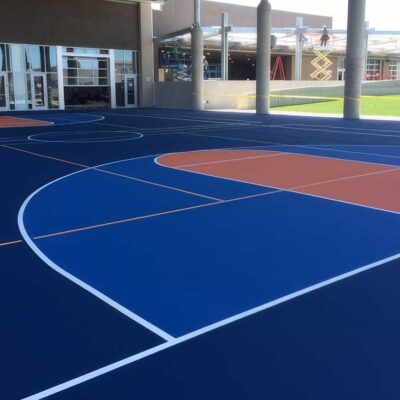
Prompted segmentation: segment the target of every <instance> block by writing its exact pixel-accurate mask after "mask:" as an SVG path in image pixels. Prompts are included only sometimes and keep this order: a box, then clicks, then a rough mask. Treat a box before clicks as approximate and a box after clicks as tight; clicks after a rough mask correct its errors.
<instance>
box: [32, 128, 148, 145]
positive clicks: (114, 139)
mask: <svg viewBox="0 0 400 400" xmlns="http://www.w3.org/2000/svg"><path fill="white" fill-rule="evenodd" d="M88 133H93V134H96V135H99V134H101V133H115V134H126V136H123V135H119V136H109V137H105V138H101V137H99V138H98V139H96V138H93V139H89V138H87V139H65V140H56V139H55V140H43V139H38V138H37V137H43V136H53V137H54V138H57V135H59V136H62V135H64V136H68V135H71V136H73V135H74V134H79V135H85V134H88ZM128 135H131V136H128ZM133 135H136V136H133ZM142 137H143V134H141V133H140V132H135V131H131V132H129V131H80V132H71V133H67V132H48V133H37V134H34V135H30V136H28V140H30V141H32V142H42V143H108V142H124V141H131V140H137V139H141V138H142Z"/></svg>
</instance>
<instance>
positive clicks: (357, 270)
mask: <svg viewBox="0 0 400 400" xmlns="http://www.w3.org/2000/svg"><path fill="white" fill-rule="evenodd" d="M145 157H151V156H145ZM139 158H143V157H139ZM118 162H121V161H118ZM78 172H82V171H78ZM70 175H73V174H70ZM60 179H62V178H60ZM399 257H400V254H396V255H394V256H391V257H388V258H385V259H382V260H380V261H377V262H375V263H372V264H369V265H367V266H365V267H361V268H358V269H356V270H353V271H350V272H348V273H345V274H343V275H339V276H337V277H335V278H332V279H330V280H327V281H324V282H321V283H319V284H317V285H314V286H310V287H309V288H305V289H303V290H301V291H299V292H295V293H292V294H290V295H288V296H285V297H282V298H280V299H277V300H274V301H272V302H269V303H266V304H264V305H262V306H259V307H257V308H255V309H252V310H249V311H246V312H244V313H241V314H238V315H236V316H233V317H230V318H228V319H226V320H223V321H220V322H218V323H216V324H213V325H210V326H208V327H205V328H202V329H200V330H197V331H195V332H192V333H190V334H187V335H184V336H182V337H180V338H178V339H173V340H172V341H171V342H170V343H167V344H166V345H165V346H163V347H162V348H161V347H158V348H154V349H153V350H154V351H153V352H151V354H155V353H156V352H159V351H162V350H163V349H164V348H167V347H171V346H173V345H175V344H178V343H181V342H183V341H186V340H189V339H191V338H193V337H196V336H199V335H201V334H203V333H206V332H208V331H211V330H214V329H217V328H218V327H220V326H224V325H226V324H229V323H231V322H234V321H236V320H238V319H242V318H245V317H247V316H250V315H252V314H254V313H257V312H260V311H262V310H264V309H267V308H270V307H273V306H274V305H277V304H280V303H282V302H285V301H288V300H290V299H291V298H295V297H298V296H300V295H302V294H306V293H308V292H310V291H313V290H316V289H318V288H320V287H323V286H327V285H329V284H332V283H334V282H336V281H339V280H342V279H345V278H347V277H350V276H352V275H355V274H358V273H361V272H363V271H366V270H368V269H371V268H374V267H377V266H379V265H382V264H384V263H386V262H389V261H392V260H395V259H398V258H399ZM289 297H290V298H289ZM151 354H143V355H142V356H141V357H140V358H138V357H137V356H138V355H136V356H132V357H130V358H129V359H125V360H127V361H126V362H124V361H125V360H122V361H121V362H119V364H118V363H114V364H111V365H110V366H109V367H108V368H107V367H105V368H103V369H101V370H97V371H93V372H92V373H90V374H87V375H84V376H83V377H82V379H81V380H80V381H79V379H80V378H77V379H76V380H73V381H74V382H73V381H69V382H67V383H66V384H64V385H67V386H64V388H60V386H62V385H59V386H57V387H56V388H58V389H57V390H55V391H52V392H48V391H46V392H48V394H44V392H41V393H42V394H38V396H39V397H33V396H31V397H29V399H32V400H33V399H41V398H44V397H47V396H49V395H51V394H53V393H57V392H59V391H61V390H64V389H66V388H68V387H72V386H76V385H77V384H79V383H82V382H84V381H86V380H89V379H93V378H94V377H96V376H100V375H103V374H105V373H107V372H109V371H112V370H114V369H117V368H120V367H121V366H123V365H127V364H129V363H132V362H134V361H137V360H138V359H142V358H145V357H147V356H149V355H151ZM121 364H123V365H121ZM89 375H90V377H89ZM51 390H52V389H49V391H51ZM34 396H36V395H34ZM27 399H28V398H27Z"/></svg>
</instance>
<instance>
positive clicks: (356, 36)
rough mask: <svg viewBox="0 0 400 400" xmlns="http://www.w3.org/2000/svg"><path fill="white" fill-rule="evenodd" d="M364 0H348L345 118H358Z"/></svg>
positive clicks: (362, 59) (362, 61)
mask: <svg viewBox="0 0 400 400" xmlns="http://www.w3.org/2000/svg"><path fill="white" fill-rule="evenodd" d="M365 4H366V0H348V19H347V50H346V80H345V87H344V110H343V116H344V118H345V119H359V118H360V110H361V104H360V102H361V83H362V79H363V73H364V62H365V51H366V49H365V35H364V33H365Z"/></svg>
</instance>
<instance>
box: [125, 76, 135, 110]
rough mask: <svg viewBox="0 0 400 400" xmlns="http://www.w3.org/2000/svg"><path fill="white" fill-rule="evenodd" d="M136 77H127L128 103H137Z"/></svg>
mask: <svg viewBox="0 0 400 400" xmlns="http://www.w3.org/2000/svg"><path fill="white" fill-rule="evenodd" d="M135 89H136V88H135V78H126V94H127V105H135Z"/></svg>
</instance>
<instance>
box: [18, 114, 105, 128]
mask: <svg viewBox="0 0 400 400" xmlns="http://www.w3.org/2000/svg"><path fill="white" fill-rule="evenodd" d="M33 115H34V116H35V117H37V118H39V117H40V114H33ZM72 115H90V116H93V117H96V118H95V119H93V120H89V121H78V122H65V123H62V122H61V123H59V122H55V123H54V122H52V124H53V125H56V126H57V125H60V126H62V125H77V124H90V123H92V122H97V121H102V120H104V119H105V118H106V117H105V116H104V115H98V114H90V113H89V114H85V113H71V114H69V113H65V114H45V115H43V117H49V118H51V117H54V116H60V117H61V116H63V117H65V116H72ZM25 118H29V117H26V116H25ZM67 119H68V118H67Z"/></svg>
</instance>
